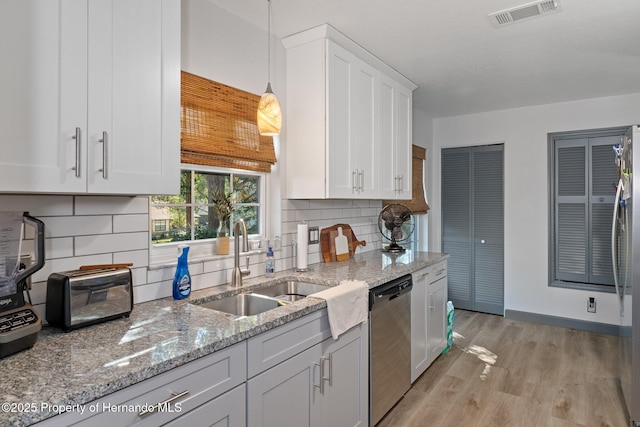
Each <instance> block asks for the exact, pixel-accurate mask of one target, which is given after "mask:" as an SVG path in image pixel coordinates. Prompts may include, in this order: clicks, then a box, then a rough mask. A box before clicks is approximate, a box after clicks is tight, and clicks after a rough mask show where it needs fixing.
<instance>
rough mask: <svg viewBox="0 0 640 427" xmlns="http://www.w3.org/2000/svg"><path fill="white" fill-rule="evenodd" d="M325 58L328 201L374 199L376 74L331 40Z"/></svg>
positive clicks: (375, 182)
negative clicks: (326, 70) (336, 199)
mask: <svg viewBox="0 0 640 427" xmlns="http://www.w3.org/2000/svg"><path fill="white" fill-rule="evenodd" d="M327 56H328V61H327V67H328V73H327V74H328V75H327V79H328V81H327V90H328V95H327V97H328V107H327V128H328V132H327V135H328V138H329V141H328V144H327V150H328V153H327V156H328V159H329V162H328V163H329V164H328V165H327V175H328V176H327V194H328V197H338V198H340V197H349V198H371V197H375V196H377V189H376V184H377V181H376V174H375V159H376V147H377V145H376V144H377V142H376V138H377V135H376V131H375V118H376V111H375V108H376V104H375V102H376V96H377V95H376V94H377V79H378V72H377V70H376V69H375V68H373V67H371V66H370V65H368V64H367V63H365V62H364V61H362V60H361V59H360V58H358V57H357V56H355V55H354V54H352V53H350V52H348V51H347V50H345V49H343V48H342V47H340V46H338V45H336V44H335V43H333V42H331V41H328V42H327Z"/></svg>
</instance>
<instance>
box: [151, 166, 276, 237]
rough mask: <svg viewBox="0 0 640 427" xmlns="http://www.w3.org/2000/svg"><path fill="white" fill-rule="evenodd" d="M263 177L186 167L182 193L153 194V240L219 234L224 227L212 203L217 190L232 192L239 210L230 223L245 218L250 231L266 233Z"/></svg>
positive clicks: (248, 231)
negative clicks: (264, 230) (168, 194)
mask: <svg viewBox="0 0 640 427" xmlns="http://www.w3.org/2000/svg"><path fill="white" fill-rule="evenodd" d="M263 178H264V175H263V174H260V173H253V172H245V171H242V172H241V173H236V172H229V170H223V169H216V168H206V167H204V168H198V169H195V168H194V169H183V170H182V172H181V174H180V194H179V195H177V196H152V198H151V209H150V216H151V222H152V233H151V234H152V236H151V241H152V243H153V244H154V245H158V244H163V243H172V242H185V241H191V242H194V241H199V240H205V239H212V238H215V237H216V236H217V235H218V232H219V230H220V228H221V227H220V221H219V219H218V217H217V215H216V213H215V210H214V209H213V205H212V198H213V195H214V194H215V193H216V192H224V193H225V194H228V193H231V194H232V200H233V205H234V207H235V211H234V213H233V215H232V217H231V220H230V224H233V223H235V221H236V220H237V219H239V218H243V219H244V220H245V223H246V225H247V234H250V235H260V234H263V232H262V230H263V227H264V218H263V217H264V214H263V196H262V195H263V193H264V191H263V181H264V179H263ZM230 224H229V225H230Z"/></svg>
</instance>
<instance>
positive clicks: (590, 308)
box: [587, 297, 596, 313]
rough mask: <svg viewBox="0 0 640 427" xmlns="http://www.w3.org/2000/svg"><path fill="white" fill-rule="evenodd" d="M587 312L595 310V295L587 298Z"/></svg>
mask: <svg viewBox="0 0 640 427" xmlns="http://www.w3.org/2000/svg"><path fill="white" fill-rule="evenodd" d="M587 312H588V313H595V312H596V299H595V297H589V299H588V300H587Z"/></svg>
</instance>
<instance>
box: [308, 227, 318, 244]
mask: <svg viewBox="0 0 640 427" xmlns="http://www.w3.org/2000/svg"><path fill="white" fill-rule="evenodd" d="M319 242H320V227H309V244H310V245H312V244H314V243H319Z"/></svg>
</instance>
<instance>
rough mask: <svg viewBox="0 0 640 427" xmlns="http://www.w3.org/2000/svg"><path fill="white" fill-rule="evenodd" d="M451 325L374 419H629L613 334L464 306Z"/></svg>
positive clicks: (469, 423) (548, 423)
mask: <svg viewBox="0 0 640 427" xmlns="http://www.w3.org/2000/svg"><path fill="white" fill-rule="evenodd" d="M453 329H454V336H455V342H454V345H453V347H452V348H451V350H450V351H449V352H448V353H447V354H444V355H441V356H440V357H439V358H438V359H437V360H436V361H435V362H434V363H433V364H432V365H431V367H429V369H427V371H426V372H425V373H424V374H423V375H422V376H421V377H420V378H418V380H417V381H416V382H415V383H414V384H413V386H412V388H411V390H409V392H407V394H406V395H405V396H404V398H403V399H402V400H401V401H400V402H398V404H397V405H396V406H395V407H394V408H393V409H392V410H391V412H389V413H388V414H387V416H386V417H385V418H383V419H382V421H381V422H380V423H379V424H378V426H380V427H382V426H384V427H387V426H389V427H391V426H392V427H399V426H420V427H462V426H465V427H476V426H480V427H487V426H495V427H500V426H507V427H511V426H522V427H565V426H585V427H594V426H610V427H625V426H628V423H627V421H626V411H625V409H624V405H623V403H622V400H621V395H620V392H619V390H618V385H617V380H616V376H617V370H618V359H617V346H618V344H617V338H616V337H614V336H610V335H603V334H596V333H591V332H584V331H577V330H573V329H567V328H561V327H555V326H546V325H538V324H534V323H528V322H521V321H516V320H508V319H505V318H504V317H501V316H494V315H489V314H482V313H475V312H470V311H464V310H456V311H455V320H454V328H453Z"/></svg>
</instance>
